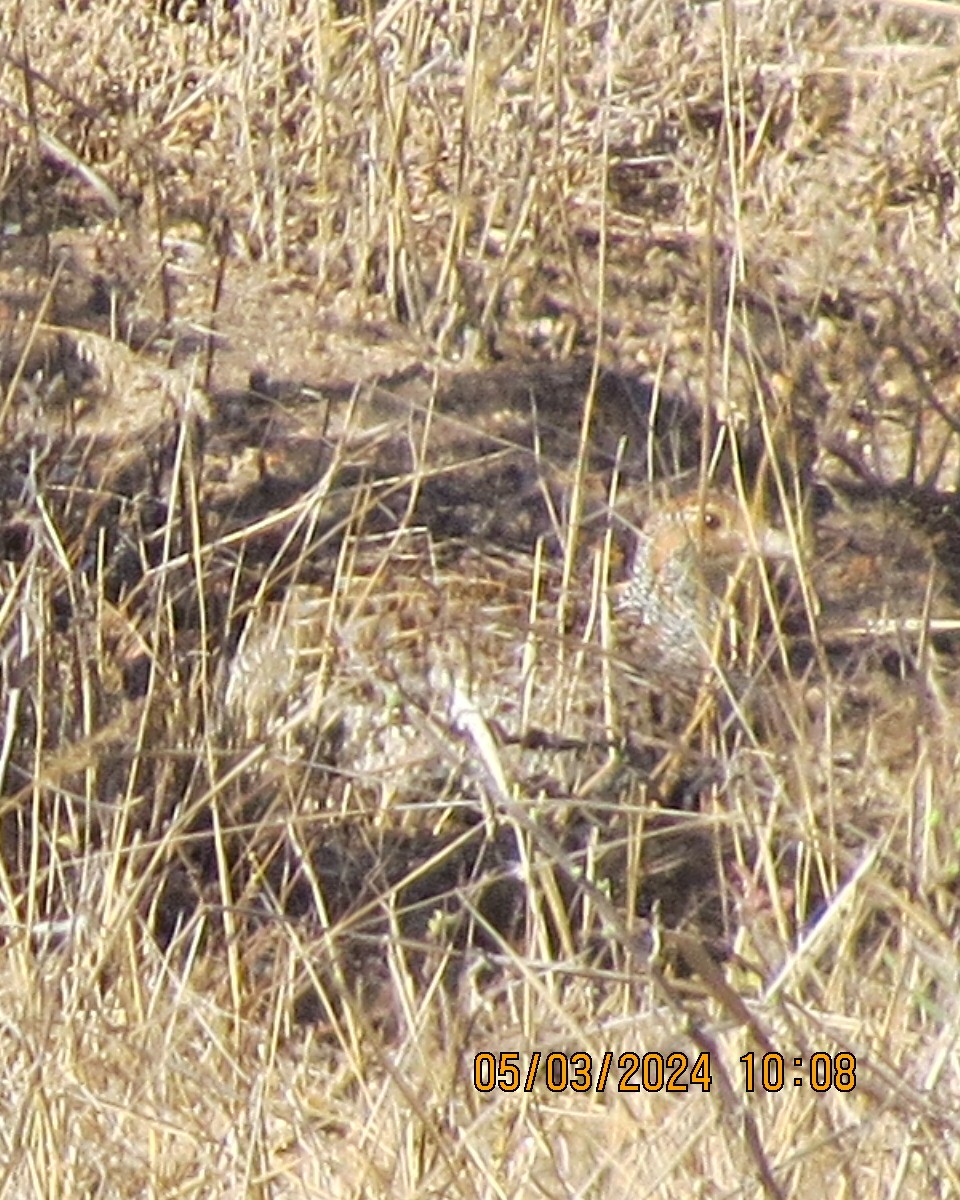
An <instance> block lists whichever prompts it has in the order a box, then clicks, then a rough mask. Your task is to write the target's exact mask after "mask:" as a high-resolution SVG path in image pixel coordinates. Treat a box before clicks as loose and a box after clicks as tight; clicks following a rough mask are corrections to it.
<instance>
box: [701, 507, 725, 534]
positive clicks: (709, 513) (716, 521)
mask: <svg viewBox="0 0 960 1200" xmlns="http://www.w3.org/2000/svg"><path fill="white" fill-rule="evenodd" d="M721 524H722V522H721V520H720V514H719V513H718V512H714V511H713V509H709V508H708V509H707V510H706V512H704V514H703V527H704V529H719V528H720V525H721Z"/></svg>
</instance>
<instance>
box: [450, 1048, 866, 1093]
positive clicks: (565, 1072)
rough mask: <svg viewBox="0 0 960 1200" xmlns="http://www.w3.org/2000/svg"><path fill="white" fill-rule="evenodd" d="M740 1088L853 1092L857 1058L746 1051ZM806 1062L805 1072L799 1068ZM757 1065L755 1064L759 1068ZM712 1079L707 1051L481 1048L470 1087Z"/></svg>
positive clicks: (697, 1083) (641, 1087)
mask: <svg viewBox="0 0 960 1200" xmlns="http://www.w3.org/2000/svg"><path fill="white" fill-rule="evenodd" d="M740 1062H741V1063H742V1064H743V1087H744V1091H745V1092H755V1091H756V1090H757V1088H758V1087H759V1088H760V1089H761V1090H762V1091H764V1092H779V1091H782V1090H783V1088H784V1087H785V1086H786V1084H787V1083H788V1082H791V1083H792V1084H793V1086H794V1087H803V1086H805V1085H806V1086H808V1087H809V1088H810V1089H811V1091H814V1092H828V1091H831V1090H835V1091H838V1092H852V1091H853V1089H854V1088H855V1087H856V1086H857V1075H856V1071H857V1060H856V1058H855V1057H854V1055H853V1054H851V1053H850V1052H849V1051H846V1050H845V1051H842V1052H840V1053H839V1054H835V1055H833V1056H831V1055H829V1054H826V1053H824V1052H821V1051H817V1052H816V1053H814V1054H811V1055H810V1058H809V1062H807V1061H806V1060H805V1059H803V1058H801V1057H794V1058H786V1057H785V1056H784V1055H783V1054H780V1053H778V1052H776V1051H769V1052H768V1053H766V1054H763V1055H761V1056H759V1062H758V1056H757V1055H756V1054H753V1053H750V1054H744V1055H743V1056H742V1057H741V1058H740ZM805 1065H806V1067H807V1074H806V1075H804V1074H803V1073H802V1072H803V1068H804V1066H805ZM758 1068H759V1069H758ZM712 1083H713V1078H712V1071H711V1064H710V1055H709V1054H708V1053H707V1052H706V1051H704V1052H702V1053H701V1054H699V1055H698V1056H697V1058H696V1060H695V1061H693V1062H691V1060H690V1059H689V1058H688V1056H687V1055H686V1054H684V1053H682V1052H679V1051H675V1052H674V1053H672V1054H667V1055H663V1054H659V1053H656V1052H647V1053H645V1054H641V1053H639V1052H638V1051H634V1050H628V1051H624V1052H623V1053H621V1054H619V1055H616V1054H614V1053H613V1051H610V1050H607V1051H605V1052H604V1053H603V1054H602V1055H601V1056H597V1057H594V1055H592V1054H589V1053H587V1052H586V1051H584V1050H578V1051H576V1052H575V1053H572V1054H565V1053H563V1052H560V1051H552V1052H550V1053H546V1054H545V1053H543V1052H542V1051H540V1050H534V1051H531V1052H529V1054H528V1055H526V1056H524V1058H523V1059H522V1058H521V1055H520V1053H519V1052H518V1051H515V1050H513V1051H503V1052H501V1053H499V1054H496V1053H494V1052H492V1051H489V1050H487V1051H481V1052H480V1053H479V1054H477V1055H476V1057H475V1058H474V1063H473V1086H474V1087H475V1088H476V1089H477V1091H478V1092H492V1091H501V1092H516V1091H520V1090H521V1089H522V1090H523V1091H524V1092H532V1091H533V1090H534V1088H535V1087H536V1086H537V1085H538V1084H539V1085H540V1086H541V1087H544V1088H545V1089H546V1090H547V1091H550V1092H564V1091H567V1090H568V1089H569V1090H570V1091H574V1092H597V1093H598V1094H599V1093H602V1092H604V1091H606V1090H607V1088H608V1085H609V1087H610V1090H611V1091H613V1090H615V1091H618V1092H639V1091H645V1092H659V1091H666V1092H687V1091H689V1090H691V1088H694V1087H699V1088H700V1089H701V1091H704V1092H709V1091H710V1090H711V1087H712Z"/></svg>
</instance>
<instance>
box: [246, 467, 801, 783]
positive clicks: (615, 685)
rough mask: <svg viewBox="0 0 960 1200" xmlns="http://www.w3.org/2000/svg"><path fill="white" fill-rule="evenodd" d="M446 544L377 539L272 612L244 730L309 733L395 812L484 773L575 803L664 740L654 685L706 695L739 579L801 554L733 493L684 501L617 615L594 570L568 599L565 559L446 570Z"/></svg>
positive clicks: (265, 609) (314, 749) (641, 538)
mask: <svg viewBox="0 0 960 1200" xmlns="http://www.w3.org/2000/svg"><path fill="white" fill-rule="evenodd" d="M401 546H402V547H404V550H403V552H398V547H401ZM435 549H436V548H435V547H434V545H433V543H432V542H431V540H430V537H429V534H428V533H426V532H425V531H420V532H419V533H415V532H411V533H410V534H409V535H408V536H406V537H405V538H401V539H399V540H396V541H395V543H394V548H393V550H392V551H391V553H389V554H387V555H385V554H384V552H383V550H382V547H381V548H379V549H375V550H374V549H370V548H369V546H368V548H367V550H366V551H364V552H363V554H362V555H361V557H360V558H359V559H358V560H357V563H356V566H355V567H354V569H352V570H351V571H350V572H349V577H348V576H347V575H343V576H342V577H341V578H340V579H338V580H337V581H336V582H335V583H334V585H333V587H332V588H330V589H326V590H325V591H321V589H319V588H316V587H302V588H296V587H295V588H292V589H290V591H289V592H288V594H287V596H286V597H285V599H284V601H283V602H282V604H280V605H279V606H273V607H272V608H271V606H262V607H261V608H260V609H259V610H258V612H257V613H256V614H255V615H254V616H253V617H251V618H250V620H249V621H248V623H247V628H246V630H245V632H244V635H243V637H242V639H241V642H240V645H239V647H238V650H237V653H236V655H235V656H234V658H233V661H232V662H231V663H230V665H229V668H228V673H227V683H226V691H227V705H228V710H229V711H230V712H231V713H232V714H233V719H234V722H235V725H237V726H238V727H239V728H240V729H241V730H243V732H244V733H245V735H246V736H247V737H260V736H262V735H263V734H264V733H268V732H272V733H274V734H276V733H278V732H280V733H283V734H285V735H286V738H287V742H288V744H289V740H290V738H289V735H290V733H291V731H295V740H296V742H297V744H298V745H299V746H300V751H299V752H300V753H301V754H302V753H303V742H304V736H305V735H308V736H309V738H310V739H311V747H310V750H309V752H308V753H309V758H310V761H312V762H314V763H318V762H321V763H323V766H322V768H321V769H322V770H323V771H324V772H325V775H326V777H327V778H334V779H336V780H337V781H339V784H340V785H343V786H348V787H356V788H359V789H360V790H361V791H362V792H363V793H365V794H367V795H369V794H370V789H371V788H372V789H373V790H374V792H375V793H376V796H377V798H378V799H377V803H378V804H383V803H394V802H396V800H397V799H400V798H407V799H409V798H414V797H428V796H429V797H431V798H436V797H438V796H440V795H449V796H451V797H453V798H456V797H457V796H460V795H462V794H463V790H464V789H463V786H462V784H463V781H464V779H465V778H469V776H470V774H471V772H473V774H474V777H476V774H477V772H479V773H480V774H481V775H485V776H486V777H487V779H488V781H489V777H490V774H491V773H492V774H493V775H495V776H499V779H500V781H501V783H502V782H503V781H505V780H510V781H524V782H525V783H527V784H529V785H530V786H533V787H541V786H547V787H549V788H551V789H556V790H558V791H559V792H560V793H561V794H567V795H571V794H572V795H575V794H577V789H578V787H579V786H580V784H581V783H582V782H583V780H584V779H585V778H586V777H587V776H589V775H590V774H591V773H592V772H593V771H594V770H596V769H597V767H598V765H599V764H600V763H601V762H602V761H603V760H604V757H605V756H608V755H609V752H610V749H611V747H613V746H614V745H615V744H617V743H618V742H619V741H621V740H622V738H623V737H624V736H625V735H627V736H629V737H631V738H632V739H637V738H639V740H640V741H641V742H642V741H643V739H644V738H645V737H646V736H647V735H648V734H650V733H653V734H656V733H657V731H656V730H651V728H650V722H651V704H650V697H651V694H652V693H655V692H657V691H665V692H667V693H670V692H671V690H673V689H675V688H676V687H677V686H680V687H681V688H682V689H685V690H686V692H687V693H689V691H690V689H691V686H693V688H694V690H695V689H696V686H697V681H698V680H700V679H702V678H703V677H704V676H705V675H706V674H707V673H708V672H709V671H710V669H711V661H712V660H713V658H714V656H715V653H716V650H715V647H716V645H717V644H718V637H717V636H716V631H717V629H718V626H719V625H720V624H721V623H722V622H723V620H724V618H725V617H729V616H731V614H733V613H734V612H735V608H734V606H733V598H732V594H731V593H732V587H731V585H732V584H733V583H734V582H735V581H737V580H738V577H739V576H740V575H743V574H746V573H747V571H746V568H747V567H748V566H749V562H750V560H751V559H756V558H757V557H758V556H760V557H780V556H781V555H783V554H784V553H786V551H787V545H786V539H785V538H784V537H783V535H782V534H779V533H776V532H775V531H773V530H772V529H770V528H768V527H767V526H765V525H764V524H763V523H762V522H759V521H757V522H756V523H752V522H751V521H750V519H749V515H748V514H746V513H745V512H744V510H743V508H742V506H741V505H740V504H739V503H738V502H737V500H736V499H735V498H733V497H732V496H729V495H727V494H725V493H721V492H719V491H716V490H712V489H707V490H704V491H703V492H702V493H701V492H696V493H688V494H686V495H684V496H681V497H680V498H679V499H674V500H670V501H668V502H666V503H664V504H663V505H661V506H660V507H659V508H657V509H656V511H655V512H654V513H653V515H652V516H651V517H650V518H649V519H648V521H647V522H646V524H645V525H644V527H643V529H642V531H641V532H640V533H639V534H638V535H637V541H636V547H635V551H634V555H633V559H632V566H631V570H630V574H629V578H628V580H627V581H626V583H625V584H622V585H620V587H619V588H618V589H617V591H618V593H619V596H618V601H617V603H616V605H615V607H614V611H613V614H612V616H613V620H612V621H611V622H608V621H606V620H605V619H604V618H603V612H604V596H605V591H604V588H603V586H602V577H601V572H599V571H598V570H594V571H591V570H590V568H589V566H587V569H586V570H585V571H584V572H582V573H580V574H578V575H576V576H575V579H576V580H577V581H578V582H575V583H574V586H573V587H572V589H571V590H570V591H569V593H568V594H567V597H566V600H565V602H564V604H563V605H562V606H561V604H560V596H561V593H562V588H561V571H560V564H558V563H552V562H547V561H546V560H547V558H548V556H547V555H543V556H542V558H541V557H535V556H533V555H530V556H523V555H513V556H509V557H506V556H502V555H499V554H493V553H490V552H483V553H482V552H479V551H463V550H461V551H460V553H459V554H458V555H457V556H456V557H454V558H452V559H451V560H450V562H449V565H440V564H438V562H437V559H436V555H435ZM364 558H369V560H370V561H369V563H368V562H365V561H363V559H364ZM597 561H599V560H597ZM595 565H596V563H595ZM478 728H480V729H482V730H485V731H486V734H485V735H480V736H479V738H478V734H477V730H478ZM481 742H482V743H483V745H481V744H480V743H481ZM465 772H466V774H465ZM547 780H548V781H549V782H548V783H547V782H545V781H547Z"/></svg>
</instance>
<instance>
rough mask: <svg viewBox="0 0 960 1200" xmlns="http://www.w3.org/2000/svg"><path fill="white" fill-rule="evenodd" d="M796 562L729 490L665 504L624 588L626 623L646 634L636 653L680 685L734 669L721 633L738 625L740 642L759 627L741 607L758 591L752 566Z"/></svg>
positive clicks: (785, 543) (778, 534) (621, 602)
mask: <svg viewBox="0 0 960 1200" xmlns="http://www.w3.org/2000/svg"><path fill="white" fill-rule="evenodd" d="M792 556H793V548H792V545H791V542H790V539H789V537H788V536H787V535H786V534H785V533H783V532H782V531H781V530H779V529H776V528H774V527H773V526H771V525H769V524H767V523H766V522H765V521H763V520H761V519H758V518H754V517H753V516H752V515H751V513H750V511H749V508H748V507H747V506H746V504H745V503H743V502H741V501H740V499H739V498H738V497H737V496H735V495H733V494H732V493H730V492H729V491H726V490H723V489H720V488H717V487H711V488H693V489H690V490H687V491H684V492H681V493H680V494H679V495H677V496H675V497H673V498H671V499H668V500H665V501H664V502H662V503H661V504H659V505H657V506H656V507H654V508H653V510H652V511H651V514H650V516H649V518H648V519H647V521H645V522H644V524H643V526H642V527H641V529H640V530H639V531H638V533H637V536H636V543H635V547H634V552H633V558H632V563H631V567H630V571H629V575H628V578H627V580H626V581H625V583H624V584H622V585H621V587H620V589H619V595H618V604H617V609H618V613H619V616H620V618H621V621H622V622H626V623H628V624H632V625H633V626H634V627H635V628H637V627H638V628H639V630H640V632H641V636H640V639H639V640H638V641H637V642H636V644H635V649H634V654H635V655H636V657H638V658H640V659H645V660H646V661H647V663H653V664H656V666H657V668H658V669H659V672H660V674H661V676H662V677H666V678H671V677H672V678H673V679H674V680H675V681H677V680H691V679H696V678H699V677H700V676H702V674H703V672H704V671H705V670H707V669H708V668H710V667H716V666H729V665H730V663H729V662H725V661H724V660H723V659H722V657H721V656H720V655H719V653H718V652H719V648H720V640H721V639H720V634H721V632H722V627H723V626H724V624H725V623H726V624H730V623H731V622H730V621H727V618H731V619H732V624H733V625H734V626H736V625H737V624H738V623H739V625H740V628H739V630H737V631H736V632H738V633H739V634H740V637H741V640H743V637H744V635H745V634H746V632H747V631H746V630H745V629H744V626H745V625H750V624H752V619H748V618H747V613H746V609H748V608H749V605H742V604H741V605H739V606H738V603H737V600H738V598H739V599H741V600H742V599H743V597H744V595H745V594H748V593H749V592H750V591H751V587H750V584H751V579H750V573H749V571H748V567H749V565H750V563H751V561H753V562H756V561H757V560H764V561H767V562H779V561H782V560H787V559H790V558H791V557H792ZM752 591H753V592H754V596H753V597H752V598H753V599H755V591H756V589H755V588H754V589H752ZM753 607H754V608H756V605H754V606H753ZM734 640H735V639H734Z"/></svg>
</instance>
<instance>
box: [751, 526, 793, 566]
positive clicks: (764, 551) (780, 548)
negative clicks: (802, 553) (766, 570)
mask: <svg viewBox="0 0 960 1200" xmlns="http://www.w3.org/2000/svg"><path fill="white" fill-rule="evenodd" d="M757 549H758V550H759V551H760V555H761V557H762V558H769V559H771V560H772V561H774V562H777V561H779V560H781V559H785V558H793V557H794V548H793V543H792V542H791V540H790V537H789V535H788V534H786V533H784V532H783V530H782V529H765V530H764V531H763V533H762V534H758V536H757Z"/></svg>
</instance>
